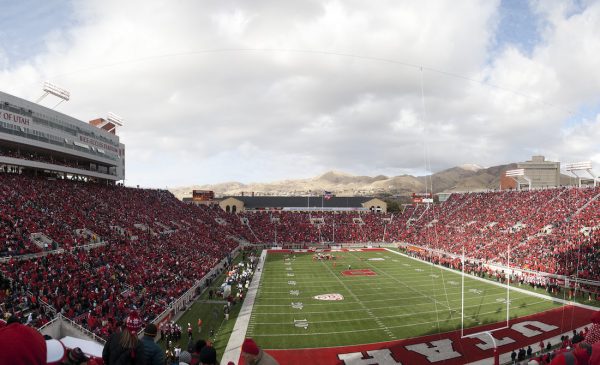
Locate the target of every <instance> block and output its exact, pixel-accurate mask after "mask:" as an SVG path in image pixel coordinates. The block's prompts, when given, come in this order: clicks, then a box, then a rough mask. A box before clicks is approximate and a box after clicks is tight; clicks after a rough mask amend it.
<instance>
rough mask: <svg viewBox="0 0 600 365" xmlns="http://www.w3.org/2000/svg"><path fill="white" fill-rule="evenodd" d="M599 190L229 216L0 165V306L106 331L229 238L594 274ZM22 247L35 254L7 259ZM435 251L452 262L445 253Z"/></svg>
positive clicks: (146, 310) (151, 313) (229, 245)
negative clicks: (397, 247) (424, 252)
mask: <svg viewBox="0 0 600 365" xmlns="http://www.w3.org/2000/svg"><path fill="white" fill-rule="evenodd" d="M599 196H600V188H582V189H579V188H557V189H546V190H534V191H521V192H517V191H499V192H486V193H465V194H452V195H451V196H450V198H449V199H448V200H447V201H446V202H444V203H442V204H436V205H429V206H427V205H422V204H421V205H417V206H407V207H405V208H404V210H403V211H402V212H401V213H395V214H389V213H388V214H379V213H364V212H363V213H359V212H345V213H335V212H311V213H307V212H287V211H262V212H244V213H238V214H230V213H225V212H224V211H222V210H221V209H219V208H218V207H207V206H201V207H198V206H195V205H191V204H184V203H182V202H180V201H179V200H177V199H176V198H175V197H174V196H173V195H172V194H170V193H169V192H167V191H164V190H151V189H132V188H125V187H121V186H104V185H98V184H90V183H84V182H75V181H68V180H62V179H52V180H48V178H47V177H33V176H24V175H20V174H13V173H0V235H1V237H3V240H2V241H0V258H1V257H4V258H5V260H4V261H5V262H4V263H2V264H0V271H1V272H2V273H3V276H4V277H5V279H3V280H2V284H1V285H2V289H3V290H1V291H0V303H1V304H2V310H3V311H9V312H16V313H22V314H23V315H25V314H27V313H33V315H32V317H31V319H30V321H31V323H32V324H34V325H39V324H43V323H44V322H46V321H47V320H48V319H50V317H51V315H52V314H51V313H50V312H51V311H52V310H56V311H58V312H61V313H63V314H64V315H65V316H67V317H69V318H71V319H74V320H76V321H77V322H79V323H81V324H83V325H85V326H86V327H88V328H89V329H91V330H92V331H93V332H95V333H96V334H98V335H100V336H103V337H106V336H107V335H108V334H109V333H111V331H112V330H114V328H115V326H116V325H117V324H118V323H119V321H121V320H122V319H123V318H124V316H125V314H126V313H127V311H128V310H129V309H130V308H134V307H135V308H137V309H138V310H139V311H140V313H141V315H142V316H143V317H144V319H146V320H150V319H153V318H155V317H156V316H157V315H158V314H159V313H161V312H162V311H163V310H164V309H165V308H166V307H167V306H168V305H169V303H171V302H173V301H174V300H175V299H176V298H178V297H179V296H180V295H182V294H183V293H184V292H186V291H187V290H188V289H189V288H190V287H192V285H193V284H194V282H195V281H196V280H198V279H200V278H201V277H202V276H203V275H204V274H205V273H207V272H208V271H210V270H211V269H212V268H213V267H214V266H215V265H216V264H217V263H218V262H219V261H220V260H222V259H223V258H224V257H226V256H227V254H228V253H229V252H231V251H232V250H233V249H234V248H235V247H236V246H237V245H238V241H239V240H247V241H249V242H254V243H269V244H270V243H273V242H278V243H284V244H285V243H294V244H298V243H301V244H306V245H308V244H310V245H319V244H324V243H326V244H329V243H333V242H335V243H340V242H343V243H373V244H377V243H381V242H384V241H386V242H390V241H400V242H407V243H411V244H414V245H417V246H422V247H426V248H431V249H436V250H439V251H442V252H446V253H451V254H461V253H462V251H463V249H464V250H465V251H466V252H467V253H468V255H469V257H471V258H474V259H477V260H481V261H483V262H497V263H501V264H503V263H505V262H506V258H507V251H508V247H509V246H510V257H511V265H512V266H517V267H520V268H523V269H530V270H539V271H544V272H549V273H556V274H564V275H578V276H579V277H581V278H585V279H591V280H600V250H598V248H599V247H600V239H599V237H600V235H599V234H598V228H600V199H599ZM240 218H242V219H240ZM35 237H43V239H42V240H41V241H39V240H37V241H36V239H37V238H35ZM88 243H95V244H96V246H99V247H96V248H93V249H88V248H87V247H86V245H87V244H88ZM56 249H60V250H58V251H56ZM44 251H53V253H54V254H52V255H47V256H43V255H42V253H43V252H44ZM26 254H34V255H33V256H34V257H32V258H29V259H27V260H17V259H16V258H17V257H19V256H22V255H26ZM9 257H10V258H9ZM430 259H431V258H430ZM433 260H435V261H436V262H438V263H439V264H442V265H446V266H449V267H455V268H459V267H460V260H458V259H456V258H452V257H451V256H450V255H446V256H443V255H442V256H436V257H435V258H433ZM467 269H468V270H471V271H473V272H478V271H481V270H484V269H482V267H481V266H480V265H477V264H474V263H473V264H469V267H468V268H467ZM486 274H488V275H494V273H493V272H491V271H486ZM518 280H521V281H523V282H528V283H534V282H535V280H537V279H536V278H535V276H532V277H528V276H524V277H522V278H519V279H518ZM546 284H547V283H546Z"/></svg>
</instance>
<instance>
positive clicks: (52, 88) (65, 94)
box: [35, 81, 71, 109]
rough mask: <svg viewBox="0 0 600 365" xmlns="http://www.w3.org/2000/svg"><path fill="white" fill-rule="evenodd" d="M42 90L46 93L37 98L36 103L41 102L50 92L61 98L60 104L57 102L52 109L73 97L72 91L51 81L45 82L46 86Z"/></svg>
mask: <svg viewBox="0 0 600 365" xmlns="http://www.w3.org/2000/svg"><path fill="white" fill-rule="evenodd" d="M42 90H43V91H44V94H42V96H40V97H39V98H38V99H37V100H36V102H35V103H36V104H39V103H40V101H42V100H44V98H45V97H46V96H48V95H49V94H52V95H54V96H56V97H57V98H59V99H60V101H59V102H58V104H56V105H55V106H54V107H52V109H54V108H56V107H57V106H59V105H60V104H61V103H62V102H63V101H69V99H70V98H71V93H70V92H69V91H67V90H65V89H63V88H61V87H58V86H56V85H54V84H52V83H51V82H49V81H46V82H44V87H43V88H42Z"/></svg>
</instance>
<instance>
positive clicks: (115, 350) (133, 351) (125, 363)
mask: <svg viewBox="0 0 600 365" xmlns="http://www.w3.org/2000/svg"><path fill="white" fill-rule="evenodd" d="M125 327H126V329H124V330H121V331H120V332H115V333H113V334H112V335H111V336H110V337H109V339H108V341H106V344H105V345H104V349H103V350H102V360H103V361H104V364H105V365H142V364H144V345H143V344H142V342H141V341H140V340H139V339H138V337H137V333H138V332H139V331H140V330H141V329H142V320H141V319H140V317H139V316H138V314H137V313H136V312H132V313H130V314H129V316H128V317H127V319H126V320H125Z"/></svg>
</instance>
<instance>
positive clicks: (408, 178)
mask: <svg viewBox="0 0 600 365" xmlns="http://www.w3.org/2000/svg"><path fill="white" fill-rule="evenodd" d="M516 167H517V165H516V164H508V165H500V166H493V167H487V168H483V167H480V166H477V165H461V166H456V167H452V168H449V169H446V170H443V171H440V172H436V173H434V174H432V175H428V176H412V175H399V176H392V177H389V176H384V175H378V176H374V177H371V176H356V175H351V174H347V173H344V172H339V171H329V172H326V173H324V174H322V175H320V176H317V177H314V178H308V179H297V180H283V181H275V182H267V183H250V184H243V183H240V182H225V183H219V184H212V185H194V186H186V187H179V188H173V189H170V191H171V192H172V193H173V194H174V195H175V196H176V197H178V198H179V199H181V198H183V197H189V196H191V195H192V190H212V191H214V192H215V195H216V196H229V195H242V193H243V194H244V195H251V194H252V193H254V194H255V195H308V194H312V195H320V194H322V193H323V191H329V192H332V193H334V194H335V195H337V196H390V195H396V196H409V195H411V194H412V193H418V192H425V191H426V186H427V191H431V190H433V192H434V193H439V192H459V191H480V190H487V189H497V188H498V187H499V186H500V177H501V176H502V174H503V172H504V171H506V170H511V169H515V168H516ZM562 180H565V181H562ZM561 182H562V183H565V184H566V183H568V177H567V176H564V175H562V178H561Z"/></svg>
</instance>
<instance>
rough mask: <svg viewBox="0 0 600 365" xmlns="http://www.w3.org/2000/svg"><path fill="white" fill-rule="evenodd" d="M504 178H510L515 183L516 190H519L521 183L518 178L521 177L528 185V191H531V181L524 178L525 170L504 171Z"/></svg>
mask: <svg viewBox="0 0 600 365" xmlns="http://www.w3.org/2000/svg"><path fill="white" fill-rule="evenodd" d="M506 177H510V178H512V179H513V180H514V181H516V182H517V190H521V183H520V182H519V177H522V178H523V179H524V180H525V181H527V183H528V184H529V190H531V179H530V178H528V177H527V176H525V169H515V170H508V171H506Z"/></svg>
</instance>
